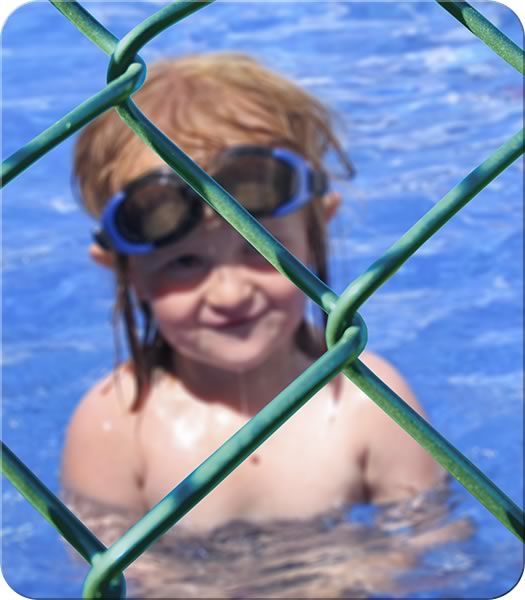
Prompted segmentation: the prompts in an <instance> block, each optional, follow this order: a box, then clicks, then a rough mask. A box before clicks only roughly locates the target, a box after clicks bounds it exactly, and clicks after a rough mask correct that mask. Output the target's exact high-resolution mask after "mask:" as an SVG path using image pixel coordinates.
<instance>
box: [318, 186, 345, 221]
mask: <svg viewBox="0 0 525 600" xmlns="http://www.w3.org/2000/svg"><path fill="white" fill-rule="evenodd" d="M322 204H323V214H324V220H325V223H329V222H330V221H331V220H332V219H333V217H334V216H335V214H336V213H337V210H338V209H339V206H340V204H341V194H340V193H339V192H329V193H328V194H325V195H324V196H323V198H322Z"/></svg>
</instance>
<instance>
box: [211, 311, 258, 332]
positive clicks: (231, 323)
mask: <svg viewBox="0 0 525 600" xmlns="http://www.w3.org/2000/svg"><path fill="white" fill-rule="evenodd" d="M262 316H263V313H260V314H258V315H255V316H248V317H237V318H235V319H228V320H227V321H221V322H220V323H210V324H209V325H208V326H209V327H211V328H213V329H233V328H234V327H242V326H243V325H251V324H253V323H254V322H255V321H257V320H259V319H260V318H261V317H262Z"/></svg>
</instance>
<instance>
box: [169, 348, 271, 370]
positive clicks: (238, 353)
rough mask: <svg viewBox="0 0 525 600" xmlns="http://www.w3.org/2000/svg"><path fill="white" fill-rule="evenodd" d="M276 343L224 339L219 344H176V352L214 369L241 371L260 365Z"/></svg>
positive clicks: (269, 354)
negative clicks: (255, 343) (241, 341)
mask: <svg viewBox="0 0 525 600" xmlns="http://www.w3.org/2000/svg"><path fill="white" fill-rule="evenodd" d="M275 347H276V343H266V344H257V345H254V344H252V343H250V345H248V344H243V343H239V342H238V341H231V342H229V341H225V342H223V344H221V345H220V346H215V345H214V347H213V348H211V347H206V348H204V347H202V346H194V347H189V346H182V345H181V344H179V345H177V346H176V348H177V353H180V354H183V355H184V356H185V357H186V358H187V359H190V360H194V361H196V362H199V363H202V364H203V365H208V366H209V367H213V368H215V369H221V370H223V371H231V372H237V373H243V372H246V371H250V370H253V369H256V368H257V367H260V366H261V365H263V364H264V362H265V361H266V360H267V359H268V358H269V357H270V356H271V354H272V352H273V351H274V349H275Z"/></svg>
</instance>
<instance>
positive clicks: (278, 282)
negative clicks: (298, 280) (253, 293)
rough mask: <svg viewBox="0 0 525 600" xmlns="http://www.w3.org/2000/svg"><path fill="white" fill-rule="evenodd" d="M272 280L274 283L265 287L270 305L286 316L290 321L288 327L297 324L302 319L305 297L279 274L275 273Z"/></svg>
mask: <svg viewBox="0 0 525 600" xmlns="http://www.w3.org/2000/svg"><path fill="white" fill-rule="evenodd" d="M273 279H274V281H272V282H270V283H269V285H268V286H267V289H268V290H269V291H270V296H271V299H272V304H273V305H274V307H275V308H276V309H278V310H280V311H282V312H283V313H285V314H286V316H287V319H289V320H290V326H291V325H292V324H293V325H296V324H298V323H299V322H300V321H301V320H302V318H303V314H304V310H305V305H306V295H305V294H304V292H302V291H301V290H300V289H299V288H298V287H297V286H296V285H294V284H293V283H292V282H291V281H290V280H288V279H287V278H286V277H285V276H284V275H281V274H280V273H276V274H275V275H274V277H273Z"/></svg>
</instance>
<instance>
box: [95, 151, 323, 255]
mask: <svg viewBox="0 0 525 600" xmlns="http://www.w3.org/2000/svg"><path fill="white" fill-rule="evenodd" d="M241 156H242V157H247V156H248V157H249V156H256V157H261V156H263V157H269V158H273V159H275V160H278V161H281V162H282V163H284V164H285V165H287V167H289V168H291V170H292V172H293V180H294V184H295V186H294V187H295V190H294V192H293V193H292V196H291V197H290V198H289V199H288V200H286V201H284V202H283V203H281V204H280V205H279V206H277V207H276V208H274V209H273V210H271V211H270V212H264V211H253V212H252V214H254V216H271V217H282V216H285V215H288V214H290V213H293V212H295V211H297V210H299V209H300V208H301V207H303V206H304V205H305V204H307V203H308V202H309V201H310V200H312V199H313V198H315V197H320V196H322V195H323V194H325V193H326V192H327V191H328V178H327V176H326V174H325V173H324V172H323V171H317V170H315V169H314V168H313V167H312V166H311V164H310V163H309V162H308V161H307V160H306V159H305V158H303V157H302V156H301V155H299V154H296V153H295V152H293V151H292V150H289V149H287V148H281V147H277V148H270V147H266V146H234V147H231V148H228V149H226V150H225V151H224V152H222V153H221V154H220V155H219V157H218V159H219V160H220V161H224V160H230V159H235V157H241ZM219 174H220V169H219V170H218V172H217V176H218V175H219ZM151 181H154V182H155V183H157V184H166V185H168V184H172V185H174V186H175V187H176V188H177V189H179V190H180V191H181V192H182V193H185V194H186V197H185V198H184V199H183V200H182V199H181V201H187V204H186V205H187V211H186V215H185V217H184V221H183V222H182V223H181V225H180V226H179V227H177V228H176V229H175V230H174V231H173V232H172V233H170V234H169V235H166V236H164V237H162V238H161V239H159V240H155V241H141V240H137V239H130V238H131V237H133V236H126V234H125V233H124V232H123V231H121V229H119V220H120V219H119V210H120V209H121V207H122V205H123V203H124V202H126V201H127V200H128V198H129V197H131V193H132V192H135V193H136V192H137V190H138V189H140V187H141V186H145V185H146V184H147V183H148V182H151ZM238 201H239V203H240V204H241V205H242V202H241V201H240V200H238ZM203 202H204V201H203V200H202V199H201V197H200V196H199V195H198V194H197V193H196V192H194V191H193V190H192V189H191V188H190V186H189V185H188V184H186V183H185V182H184V181H183V180H182V179H180V177H179V176H178V175H177V174H176V173H175V172H174V171H172V170H169V169H160V170H156V171H152V172H149V173H146V174H145V175H143V176H141V177H139V178H137V179H134V180H133V181H131V182H130V183H129V184H127V185H126V186H125V187H124V188H123V190H121V191H119V192H118V193H117V194H115V195H114V196H113V197H112V198H111V199H110V200H109V202H108V203H107V205H106V206H105V208H104V210H103V212H102V216H101V222H100V225H101V227H100V228H99V229H97V230H96V231H95V232H94V234H93V237H94V239H95V241H96V242H97V243H98V244H99V245H100V246H102V247H103V248H105V249H107V250H114V251H116V252H118V253H121V254H147V253H148V252H152V251H154V250H155V249H157V248H159V247H162V246H165V245H167V244H169V243H173V242H174V241H176V240H177V239H179V238H180V237H182V236H183V235H185V234H186V233H187V232H188V231H189V230H191V229H192V228H193V227H194V226H195V225H196V224H197V223H198V221H199V219H200V218H201V217H202V213H203V206H204V205H203ZM263 208H264V207H263Z"/></svg>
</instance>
